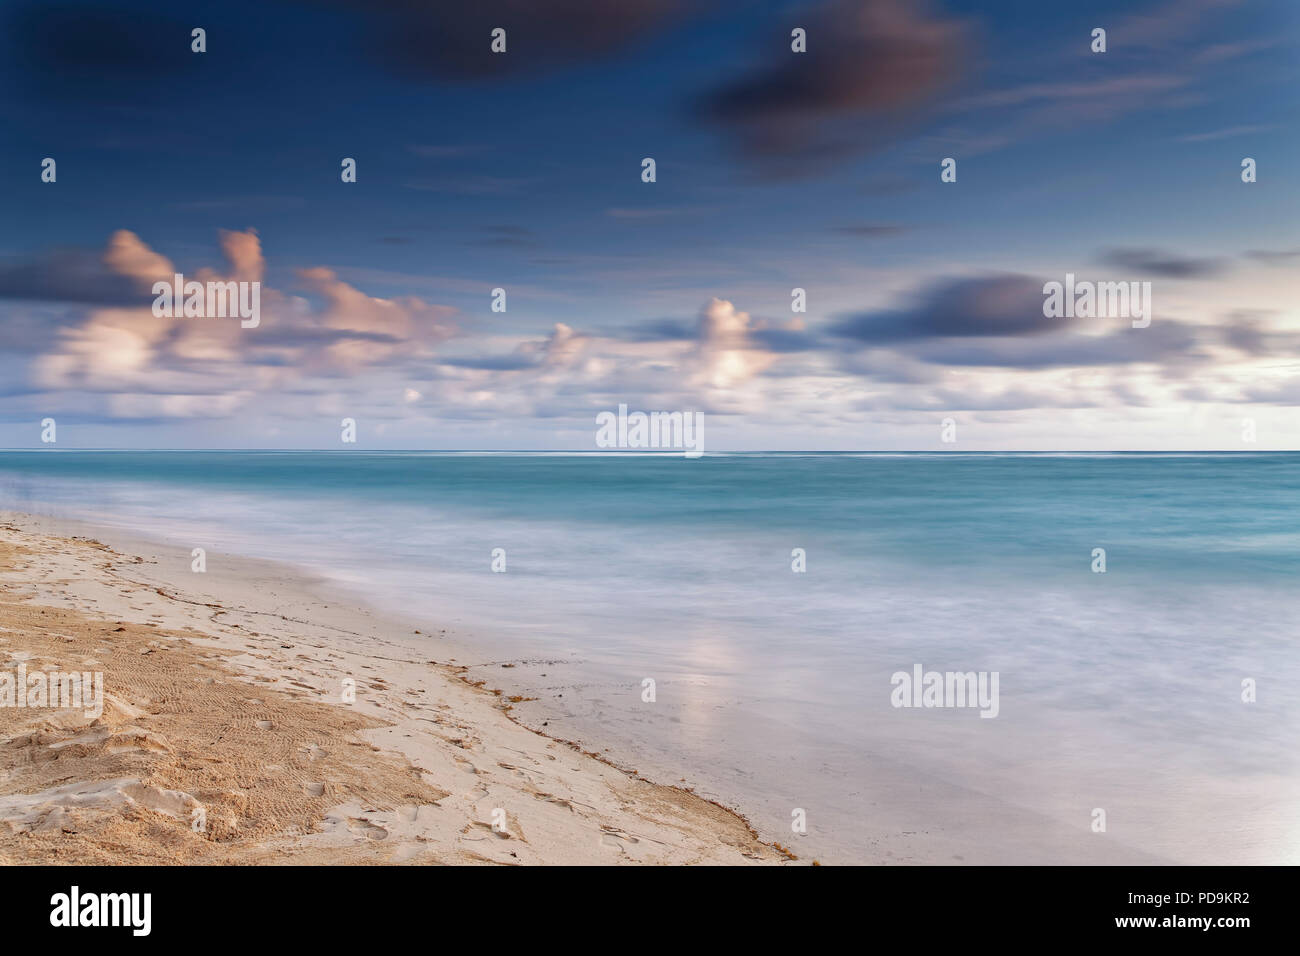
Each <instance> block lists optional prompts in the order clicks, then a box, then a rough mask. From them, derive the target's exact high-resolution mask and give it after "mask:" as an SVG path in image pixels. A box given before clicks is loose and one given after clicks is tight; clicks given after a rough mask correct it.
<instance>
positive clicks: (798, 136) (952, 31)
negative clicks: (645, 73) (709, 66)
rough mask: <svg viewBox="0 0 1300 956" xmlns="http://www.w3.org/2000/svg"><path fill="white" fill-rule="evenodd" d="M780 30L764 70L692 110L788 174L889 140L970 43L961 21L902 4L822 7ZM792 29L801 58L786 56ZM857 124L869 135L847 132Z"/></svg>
mask: <svg viewBox="0 0 1300 956" xmlns="http://www.w3.org/2000/svg"><path fill="white" fill-rule="evenodd" d="M781 23H782V25H781V28H780V29H779V30H778V31H776V32H775V33H774V34H773V35H772V36H770V37H769V38H768V41H767V44H766V46H765V52H764V54H763V59H764V64H763V65H762V66H759V67H757V68H755V69H754V70H753V71H752V72H751V73H750V74H749V75H748V76H745V77H742V78H741V79H739V80H736V81H733V82H730V83H728V84H727V85H725V86H724V87H722V88H720V89H718V90H716V91H714V92H713V93H711V94H709V95H708V96H706V97H705V98H704V100H703V101H702V103H701V104H700V106H699V112H700V115H701V116H702V117H704V118H705V119H706V120H708V121H710V122H713V123H715V124H718V125H719V126H721V127H723V128H724V129H727V130H729V131H730V132H731V133H732V134H734V136H735V138H736V140H737V142H738V143H739V145H740V146H741V148H742V150H743V152H744V153H745V154H746V155H748V156H750V157H751V158H754V159H758V160H760V161H765V160H766V161H774V162H776V163H778V164H783V165H786V168H787V171H792V170H793V169H794V168H795V167H797V166H798V165H802V164H804V163H807V162H809V161H811V160H814V159H817V158H822V159H827V158H837V157H842V156H845V155H848V154H850V153H852V152H856V151H858V149H860V148H861V146H862V145H863V143H864V142H865V143H870V142H872V141H875V142H880V141H883V140H884V139H887V138H888V137H889V136H890V135H891V130H890V127H891V126H894V125H897V124H898V123H899V122H900V121H902V120H904V119H907V118H909V114H913V113H915V112H916V111H918V110H919V109H920V108H921V107H922V106H923V105H924V104H925V103H926V102H927V101H928V100H929V99H931V98H932V97H934V96H935V95H936V94H938V93H939V92H940V91H942V90H943V89H945V88H946V87H947V86H949V85H950V84H951V83H952V82H953V81H954V80H955V79H956V77H957V76H958V74H959V65H960V64H961V62H962V61H963V60H964V58H965V55H966V52H967V46H968V43H969V40H968V32H967V28H966V26H965V25H964V24H963V23H962V22H960V21H957V20H953V19H943V18H938V17H935V16H932V15H929V14H927V12H926V11H925V9H924V7H923V6H921V5H918V4H907V3H903V2H901V0H828V2H826V3H823V4H821V5H820V6H818V7H816V8H814V9H812V10H810V11H808V12H806V13H804V14H801V15H799V16H794V17H791V16H789V15H784V16H782V18H781ZM796 25H797V26H801V27H803V28H804V29H806V30H807V37H808V49H807V52H806V53H793V52H791V50H790V42H791V41H790V29H791V27H792V26H796ZM862 121H870V122H872V123H873V124H874V126H873V129H872V131H871V135H870V136H865V135H864V134H863V132H862V130H860V129H856V128H854V127H853V124H854V123H861V122H862ZM791 163H793V164H794V165H790V164H791Z"/></svg>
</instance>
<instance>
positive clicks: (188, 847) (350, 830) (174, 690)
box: [0, 512, 807, 865]
mask: <svg viewBox="0 0 1300 956" xmlns="http://www.w3.org/2000/svg"><path fill="white" fill-rule="evenodd" d="M86 530H87V529H84V528H76V527H72V526H70V525H68V524H67V523H56V522H53V521H51V520H49V519H39V518H33V517H30V516H27V515H21V514H16V513H12V512H3V513H0V670H4V671H8V672H9V673H17V672H18V668H20V667H21V668H22V670H23V672H25V673H26V674H28V675H31V674H36V673H38V672H42V671H47V672H48V671H55V672H60V673H68V672H74V671H75V672H78V673H86V674H90V673H100V674H102V681H103V685H102V687H103V701H102V713H94V712H93V710H92V709H91V708H87V707H80V708H78V707H65V708H58V707H52V706H43V707H40V706H37V707H33V706H25V707H24V706H12V705H10V706H0V862H4V863H6V864H20V863H69V864H137V863H141V864H142V863H199V864H273V863H297V864H322V863H348V864H384V863H409V864H471V863H498V864H507V865H517V864H577V865H590V864H627V863H651V864H751V863H752V864H779V863H788V862H791V859H792V858H791V856H790V855H789V854H788V853H786V852H785V851H783V850H782V849H780V848H778V847H775V846H772V845H769V844H766V843H763V842H761V841H760V840H759V839H758V837H757V835H756V834H755V832H754V831H753V829H752V828H751V827H750V826H749V825H748V823H747V822H746V821H745V820H744V819H743V818H742V817H740V816H739V815H737V814H736V813H734V812H732V811H731V810H729V809H727V808H724V807H722V806H719V805H717V804H715V803H713V802H711V801H708V800H705V799H703V798H701V797H699V796H697V795H695V794H694V793H692V792H690V791H688V790H685V789H682V788H678V787H674V786H666V785H663V784H661V783H656V782H652V781H650V780H647V779H644V778H643V777H641V776H639V775H638V774H637V773H636V770H635V768H620V767H616V766H613V765H612V764H610V763H607V762H605V761H603V760H602V759H600V758H599V757H598V756H597V755H593V754H587V753H584V752H582V751H581V750H580V749H578V748H577V747H576V746H575V745H572V744H569V743H566V742H564V741H560V740H556V739H553V738H550V737H548V736H546V735H545V734H544V733H539V732H536V731H534V730H530V729H528V728H526V727H524V726H522V725H520V724H519V723H517V722H515V721H514V720H512V718H511V715H510V711H511V708H512V706H513V704H515V703H519V702H520V701H518V700H517V699H516V700H512V699H511V695H510V694H508V693H507V692H503V691H502V690H500V689H499V688H496V687H494V686H493V685H492V682H491V681H485V680H482V679H481V677H479V676H478V675H479V674H481V673H482V668H481V667H480V668H479V669H478V670H477V671H476V672H475V673H474V674H469V673H467V666H466V662H464V661H457V660H456V659H455V658H454V656H453V655H452V653H451V652H450V645H448V646H447V648H448V653H445V654H444V653H441V652H440V651H439V648H441V647H442V645H441V644H440V643H439V642H438V640H437V636H436V635H429V634H423V635H415V634H412V635H399V634H396V633H394V630H395V628H396V627H397V626H398V625H396V624H394V623H391V622H386V621H382V620H380V619H378V618H377V617H375V616H374V615H373V614H372V613H370V612H368V611H366V610H365V609H362V608H357V607H351V606H343V607H340V606H337V605H330V604H327V603H324V602H323V601H322V599H321V598H320V597H319V596H318V595H313V594H312V593H311V592H310V591H309V590H308V589H305V588H301V587H298V586H297V583H296V582H294V581H292V580H291V579H289V578H287V577H286V575H285V571H284V569H282V568H279V567H277V566H275V565H272V564H270V563H266V562H256V561H251V560H248V559H242V558H241V559H239V560H238V561H237V562H231V561H224V562H223V561H215V560H214V556H213V555H209V556H208V562H209V564H210V566H213V565H215V567H212V568H211V570H210V571H209V572H208V573H205V574H193V573H190V571H189V557H188V555H187V554H184V553H182V552H180V551H179V550H177V551H176V553H174V554H171V553H164V552H160V551H159V550H158V549H157V548H156V547H152V546H147V545H145V544H143V543H140V544H133V545H132V548H131V549H129V550H128V549H127V548H125V547H124V546H123V545H122V543H121V542H120V541H119V540H117V539H114V540H113V541H112V545H113V546H111V547H110V545H109V544H105V543H103V542H102V541H101V540H98V539H97V538H96V537H94V536H91V535H89V534H87V533H86ZM408 637H409V638H412V639H410V640H408V639H407V638H408ZM421 655H427V656H421ZM510 666H511V664H510V662H508V661H503V662H501V663H500V667H502V668H509V667H510ZM803 862H807V861H803Z"/></svg>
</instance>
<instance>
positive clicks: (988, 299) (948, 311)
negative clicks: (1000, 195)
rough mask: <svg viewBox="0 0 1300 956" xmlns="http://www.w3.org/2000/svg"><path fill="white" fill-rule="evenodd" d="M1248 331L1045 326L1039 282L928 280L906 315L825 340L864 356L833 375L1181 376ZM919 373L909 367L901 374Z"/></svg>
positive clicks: (1246, 337) (851, 320)
mask: <svg viewBox="0 0 1300 956" xmlns="http://www.w3.org/2000/svg"><path fill="white" fill-rule="evenodd" d="M1250 332H1251V330H1250V329H1245V330H1244V331H1240V332H1239V333H1238V336H1237V338H1236V339H1233V338H1232V337H1230V336H1229V335H1228V334H1227V330H1226V329H1225V327H1222V326H1194V325H1189V324H1187V323H1182V322H1178V321H1175V320H1172V319H1168V318H1160V317H1157V318H1156V319H1155V320H1154V321H1153V322H1152V324H1151V325H1150V327H1148V328H1144V329H1134V328H1132V327H1131V325H1130V324H1129V323H1128V321H1127V320H1108V319H1093V320H1083V319H1061V318H1049V317H1047V316H1044V315H1043V283H1042V281H1041V280H1039V279H1035V278H1031V277H1028V276H1023V275H993V276H981V277H975V278H970V277H961V278H939V279H935V280H932V281H931V282H930V283H929V284H928V285H927V286H926V287H925V288H924V289H922V290H921V291H920V293H919V294H917V295H916V296H914V299H913V302H912V303H911V304H910V305H908V306H905V307H902V308H894V309H880V310H875V311H871V312H863V313H857V314H854V315H849V316H846V317H842V318H840V319H838V320H837V321H836V322H834V323H833V324H832V325H831V326H830V328H829V334H830V335H831V336H832V337H834V338H838V339H841V340H845V341H848V342H853V343H857V344H859V345H860V346H862V347H863V349H864V351H866V352H867V353H868V355H869V356H870V357H864V356H863V355H861V354H859V355H855V356H849V357H843V358H842V360H841V367H844V368H850V369H856V370H859V371H863V372H865V373H867V374H872V375H875V374H879V373H880V372H881V370H882V369H886V368H887V367H888V364H889V362H890V361H896V360H898V359H899V358H900V357H905V358H906V360H907V361H909V362H920V363H924V364H928V365H934V366H944V367H949V368H952V367H971V368H998V369H1020V370H1041V369H1052V368H1064V367H1071V366H1107V365H1113V366H1124V365H1132V364H1141V363H1162V364H1164V365H1166V366H1168V367H1170V368H1184V367H1188V366H1191V365H1194V364H1196V363H1199V362H1206V361H1210V360H1211V359H1212V357H1213V356H1212V354H1211V352H1210V351H1209V350H1210V349H1212V348H1217V347H1228V348H1233V349H1238V350H1242V349H1243V348H1244V347H1245V346H1246V345H1248V344H1250V343H1252V342H1254V341H1255V339H1253V338H1251V337H1250ZM828 347H829V348H831V349H834V348H836V347H837V346H835V345H831V346H828ZM838 347H840V348H842V343H841V345H840V346H838ZM923 374H924V373H920V372H918V371H917V370H916V369H915V368H913V369H912V370H911V371H910V372H908V373H907V375H908V376H909V377H910V378H916V377H917V376H918V375H923Z"/></svg>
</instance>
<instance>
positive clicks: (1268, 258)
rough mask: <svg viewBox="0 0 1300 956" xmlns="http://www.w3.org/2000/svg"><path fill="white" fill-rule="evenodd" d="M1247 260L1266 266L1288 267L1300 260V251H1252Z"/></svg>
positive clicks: (1247, 254) (1247, 255)
mask: <svg viewBox="0 0 1300 956" xmlns="http://www.w3.org/2000/svg"><path fill="white" fill-rule="evenodd" d="M1246 258H1247V259H1253V260H1254V261H1255V262H1261V263H1263V264H1264V265H1266V266H1288V265H1291V264H1292V263H1293V262H1295V261H1296V260H1297V259H1300V249H1276V250H1273V249H1251V250H1250V251H1249V252H1247V253H1246Z"/></svg>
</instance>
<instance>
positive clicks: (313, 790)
mask: <svg viewBox="0 0 1300 956" xmlns="http://www.w3.org/2000/svg"><path fill="white" fill-rule="evenodd" d="M302 788H303V789H304V790H306V791H307V796H309V797H323V796H325V784H323V783H304V784H303V785H302Z"/></svg>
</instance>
